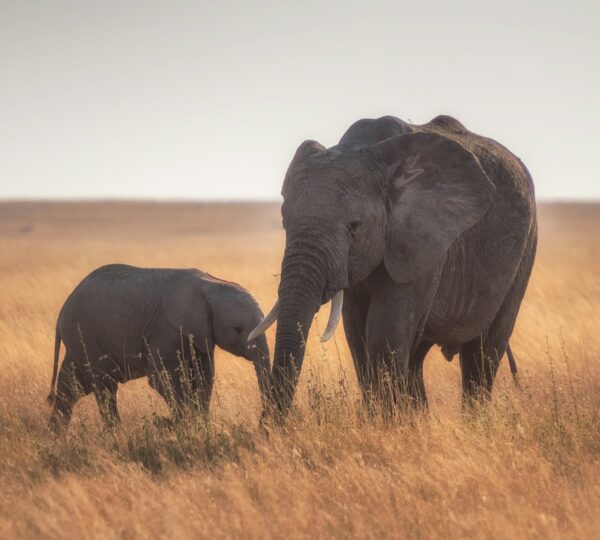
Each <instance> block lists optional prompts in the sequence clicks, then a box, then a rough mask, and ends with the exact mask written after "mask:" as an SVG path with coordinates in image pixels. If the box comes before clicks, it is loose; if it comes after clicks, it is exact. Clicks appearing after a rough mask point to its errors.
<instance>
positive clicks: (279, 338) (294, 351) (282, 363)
mask: <svg viewBox="0 0 600 540" xmlns="http://www.w3.org/2000/svg"><path fill="white" fill-rule="evenodd" d="M288 279H289V281H286V282H283V281H282V287H280V293H279V310H278V320H277V333H276V338H275V353H274V355H273V371H272V372H271V394H272V395H271V398H272V404H273V407H274V411H273V412H275V413H278V414H281V415H285V414H286V413H287V411H288V409H289V407H290V404H291V402H292V399H293V398H294V391H295V389H296V385H297V383H298V377H299V375H300V370H301V368H302V362H303V360H304V352H305V347H306V339H307V338H308V332H309V331H310V327H311V324H312V319H313V317H314V315H315V312H316V311H317V309H318V308H319V304H320V302H319V297H318V296H317V295H316V294H313V293H312V292H311V291H308V290H303V287H304V281H303V280H301V279H300V278H299V277H298V276H295V277H293V278H292V277H290V278H288Z"/></svg>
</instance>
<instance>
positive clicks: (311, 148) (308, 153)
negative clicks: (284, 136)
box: [281, 140, 327, 198]
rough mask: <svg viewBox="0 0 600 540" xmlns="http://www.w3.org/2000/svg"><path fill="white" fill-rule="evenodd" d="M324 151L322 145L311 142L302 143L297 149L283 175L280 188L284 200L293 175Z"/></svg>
mask: <svg viewBox="0 0 600 540" xmlns="http://www.w3.org/2000/svg"><path fill="white" fill-rule="evenodd" d="M326 151H327V149H326V148H325V147H324V146H323V145H322V144H320V143H318V142H317V141H313V140H308V141H304V142H303V143H302V144H301V145H300V146H299V147H298V149H297V150H296V153H295V154H294V157H293V159H292V161H291V163H290V166H289V167H288V170H287V172H286V174H285V178H284V180H283V186H282V187H281V195H282V196H283V197H284V198H285V196H286V192H287V188H288V187H289V184H290V181H291V178H292V177H293V173H294V172H296V171H297V170H298V169H299V168H301V167H302V166H303V165H306V164H307V163H308V162H309V161H310V159H311V158H313V157H314V156H317V155H319V154H321V153H323V152H326Z"/></svg>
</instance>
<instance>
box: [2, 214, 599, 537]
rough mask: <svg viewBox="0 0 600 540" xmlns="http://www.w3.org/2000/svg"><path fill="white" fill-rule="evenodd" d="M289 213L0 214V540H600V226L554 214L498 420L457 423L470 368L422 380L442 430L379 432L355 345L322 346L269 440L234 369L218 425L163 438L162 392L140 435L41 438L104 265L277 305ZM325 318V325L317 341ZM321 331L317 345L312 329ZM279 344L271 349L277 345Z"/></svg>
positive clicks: (420, 423)
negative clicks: (198, 273) (206, 277)
mask: <svg viewBox="0 0 600 540" xmlns="http://www.w3.org/2000/svg"><path fill="white" fill-rule="evenodd" d="M278 215H279V214H278V208H277V206H276V205H263V206H260V205H192V204H190V205H176V204H160V205H158V204H133V203H132V204H108V203H104V204H34V203H31V204H24V203H23V204H8V203H7V204H2V205H0V290H1V291H2V301H1V303H0V366H1V368H2V369H1V372H0V486H1V492H0V537H1V538H12V537H21V538H30V537H48V538H61V537H72V536H77V537H82V538H92V537H93V538H96V537H102V538H114V537H119V538H122V537H124V538H138V537H140V538H156V537H165V538H172V537H179V538H188V537H189V538H197V537H209V536H210V537H231V536H235V537H241V536H244V537H286V536H294V537H314V536H317V537H327V536H330V535H333V536H350V535H352V536H357V537H378V538H380V537H392V536H394V537H411V538H413V537H414V538H426V537H438V536H439V537H441V536H443V537H449V538H463V537H470V538H487V537H507V538H508V537H510V538H519V537H540V538H547V537H557V536H559V537H576V538H582V537H594V536H596V537H597V534H598V531H599V530H600V511H599V508H600V462H599V458H600V407H599V406H600V367H599V365H598V358H599V356H600V355H599V353H600V337H599V334H598V330H599V329H600V280H599V279H598V276H599V275H600V255H599V253H598V249H597V248H598V244H599V240H600V235H599V231H600V207H598V206H576V205H573V206H552V205H549V206H543V207H542V208H541V211H540V225H541V235H540V248H539V255H538V259H537V264H536V268H535V270H534V275H533V278H532V283H531V286H530V288H529V291H528V293H527V297H526V299H525V302H524V305H523V308H522V310H521V315H520V317H519V321H518V323H517V329H516V331H515V334H514V336H513V340H512V345H513V350H514V351H515V354H516V355H517V359H518V361H519V364H520V367H521V370H522V374H523V379H524V381H523V382H524V383H525V386H526V391H525V392H524V394H523V395H519V394H518V393H517V392H516V391H515V390H514V388H513V385H512V382H511V380H510V374H509V371H508V367H507V365H506V364H505V363H504V364H503V365H502V368H501V373H500V375H499V377H498V380H497V384H496V387H495V395H494V400H493V403H492V405H491V406H490V407H489V408H488V409H487V410H481V411H478V412H476V413H475V414H473V415H472V416H471V417H468V418H465V417H463V416H462V415H461V412H460V393H459V388H460V382H459V370H458V366H457V365H456V362H455V363H454V364H449V363H447V362H446V361H444V360H443V358H442V357H441V355H440V354H439V353H438V352H437V351H435V352H433V353H432V354H431V355H430V357H429V358H428V360H427V362H426V381H427V385H428V391H429V396H430V401H431V412H430V414H429V416H428V417H426V418H422V417H416V418H411V419H404V421H400V420H399V421H398V422H397V423H395V424H394V425H384V424H383V423H382V422H380V421H378V420H377V419H375V420H374V421H366V420H365V419H364V418H363V417H362V414H361V410H360V407H357V401H358V394H357V389H356V381H355V377H354V373H353V370H352V367H351V361H350V358H349V353H348V350H347V346H346V343H345V340H344V338H343V337H342V331H341V329H338V331H337V334H336V338H337V341H336V343H333V341H332V342H331V345H329V344H328V347H327V348H326V349H323V348H322V347H321V345H320V344H319V343H318V340H317V339H316V333H317V332H316V331H313V332H312V335H311V338H310V339H309V345H308V351H309V354H308V358H307V359H306V363H305V369H304V371H303V374H302V379H301V387H300V392H299V395H298V398H297V401H296V403H297V414H295V415H294V416H293V417H292V418H291V419H290V420H289V421H288V423H287V424H286V425H285V426H284V427H282V428H281V429H277V430H274V431H272V432H271V433H270V434H269V436H268V437H267V436H265V435H263V434H261V433H259V432H258V431H257V429H256V424H257V417H258V409H259V403H258V391H257V388H256V381H255V377H254V374H253V369H252V367H251V366H250V365H248V364H246V363H245V362H244V361H243V360H240V359H237V358H233V357H230V356H229V355H227V354H225V353H223V352H222V351H219V352H218V356H217V384H216V394H215V396H214V399H213V403H212V405H211V407H212V422H211V423H210V424H209V425H206V424H203V423H200V422H199V421H194V420H189V421H187V422H184V423H182V424H181V425H178V426H177V428H176V429H175V430H172V431H169V430H167V429H164V428H163V429H159V428H157V427H155V425H154V424H153V422H152V420H153V415H154V414H163V413H164V412H165V407H164V405H163V403H161V401H160V399H159V398H158V397H157V395H156V394H154V393H153V392H152V391H151V390H150V389H149V387H148V385H147V383H146V382H145V381H143V380H142V381H135V382H131V383H128V384H127V385H125V386H122V387H121V390H120V405H121V410H122V414H123V418H124V421H123V425H122V427H121V428H119V429H116V430H115V431H106V430H105V429H104V428H103V427H102V425H101V422H100V421H99V418H98V413H97V410H96V405H95V402H94V401H93V399H91V398H86V399H85V400H83V401H82V402H81V403H80V404H79V405H78V407H77V409H76V413H75V418H74V422H73V423H72V425H71V427H70V430H69V432H68V434H67V435H66V436H64V437H61V438H59V439H55V438H54V437H52V436H51V435H50V433H49V432H48V431H47V429H46V422H47V417H48V409H47V408H46V406H45V404H44V398H45V396H46V394H47V393H48V388H49V382H50V375H51V363H52V362H51V359H52V340H53V334H54V332H53V329H54V324H55V318H56V315H57V311H58V309H59V308H60V306H61V305H62V302H63V301H64V299H65V297H66V295H67V294H68V293H69V292H70V290H71V289H72V288H73V286H74V285H75V284H76V283H77V282H78V281H79V280H80V279H81V278H82V277H83V276H84V275H86V274H87V273H88V272H89V271H90V270H91V269H93V268H94V267H96V266H98V265H100V264H103V263H107V262H116V261H121V262H128V263H131V264H138V265H143V266H178V267H189V266H198V267H200V268H202V269H204V270H207V271H209V272H211V273H214V274H216V275H218V276H221V277H224V278H227V279H231V280H234V281H238V282H240V283H242V284H244V285H245V286H246V287H248V288H249V289H250V290H252V291H253V292H254V293H255V294H256V296H257V297H258V299H259V301H260V302H261V304H262V306H263V308H267V309H268V307H269V306H270V304H271V303H272V302H273V300H274V298H275V294H276V289H277V277H276V276H275V274H277V272H278V271H279V264H280V260H281V252H282V244H283V242H282V241H283V234H282V231H281V228H280V225H279V217H278ZM323 319H324V316H323V315H322V316H321V320H323ZM315 330H316V327H315ZM269 337H270V339H271V343H272V340H273V330H270V331H269Z"/></svg>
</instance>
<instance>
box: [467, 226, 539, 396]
mask: <svg viewBox="0 0 600 540" xmlns="http://www.w3.org/2000/svg"><path fill="white" fill-rule="evenodd" d="M536 242H537V230H536V229H535V228H534V229H532V231H531V233H530V239H529V242H528V245H527V247H526V248H525V253H524V255H523V259H522V260H521V265H520V266H519V270H518V271H517V274H516V276H515V279H514V281H513V284H512V285H511V288H510V289H509V291H508V293H507V295H506V297H505V298H504V301H503V302H502V305H501V306H500V309H499V310H498V313H497V314H496V317H495V319H494V321H493V322H492V324H491V325H490V327H489V329H488V330H487V332H485V333H484V334H482V335H481V336H480V337H478V338H476V339H474V340H472V341H470V342H468V343H465V344H464V345H463V346H462V348H461V351H460V368H461V372H462V380H463V398H464V399H465V401H466V402H471V401H473V399H479V398H481V397H483V398H487V397H489V396H490V394H491V392H492V386H493V384H494V378H495V377H496V373H497V371H498V366H499V364H500V360H501V359H502V357H503V356H504V353H505V352H506V348H507V346H508V342H509V339H510V336H511V334H512V331H513V328H514V326H515V322H516V320H517V314H518V313H519V308H520V306H521V301H522V300H523V296H524V295H525V289H526V288H527V283H528V282H529V276H530V274H531V269H532V266H533V259H534V256H535V248H536Z"/></svg>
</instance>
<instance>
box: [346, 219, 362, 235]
mask: <svg viewBox="0 0 600 540" xmlns="http://www.w3.org/2000/svg"><path fill="white" fill-rule="evenodd" d="M361 223H362V221H360V219H355V220H353V221H351V222H350V224H349V225H348V230H349V231H350V234H352V235H355V234H356V231H357V230H358V228H359V227H360V224H361Z"/></svg>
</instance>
